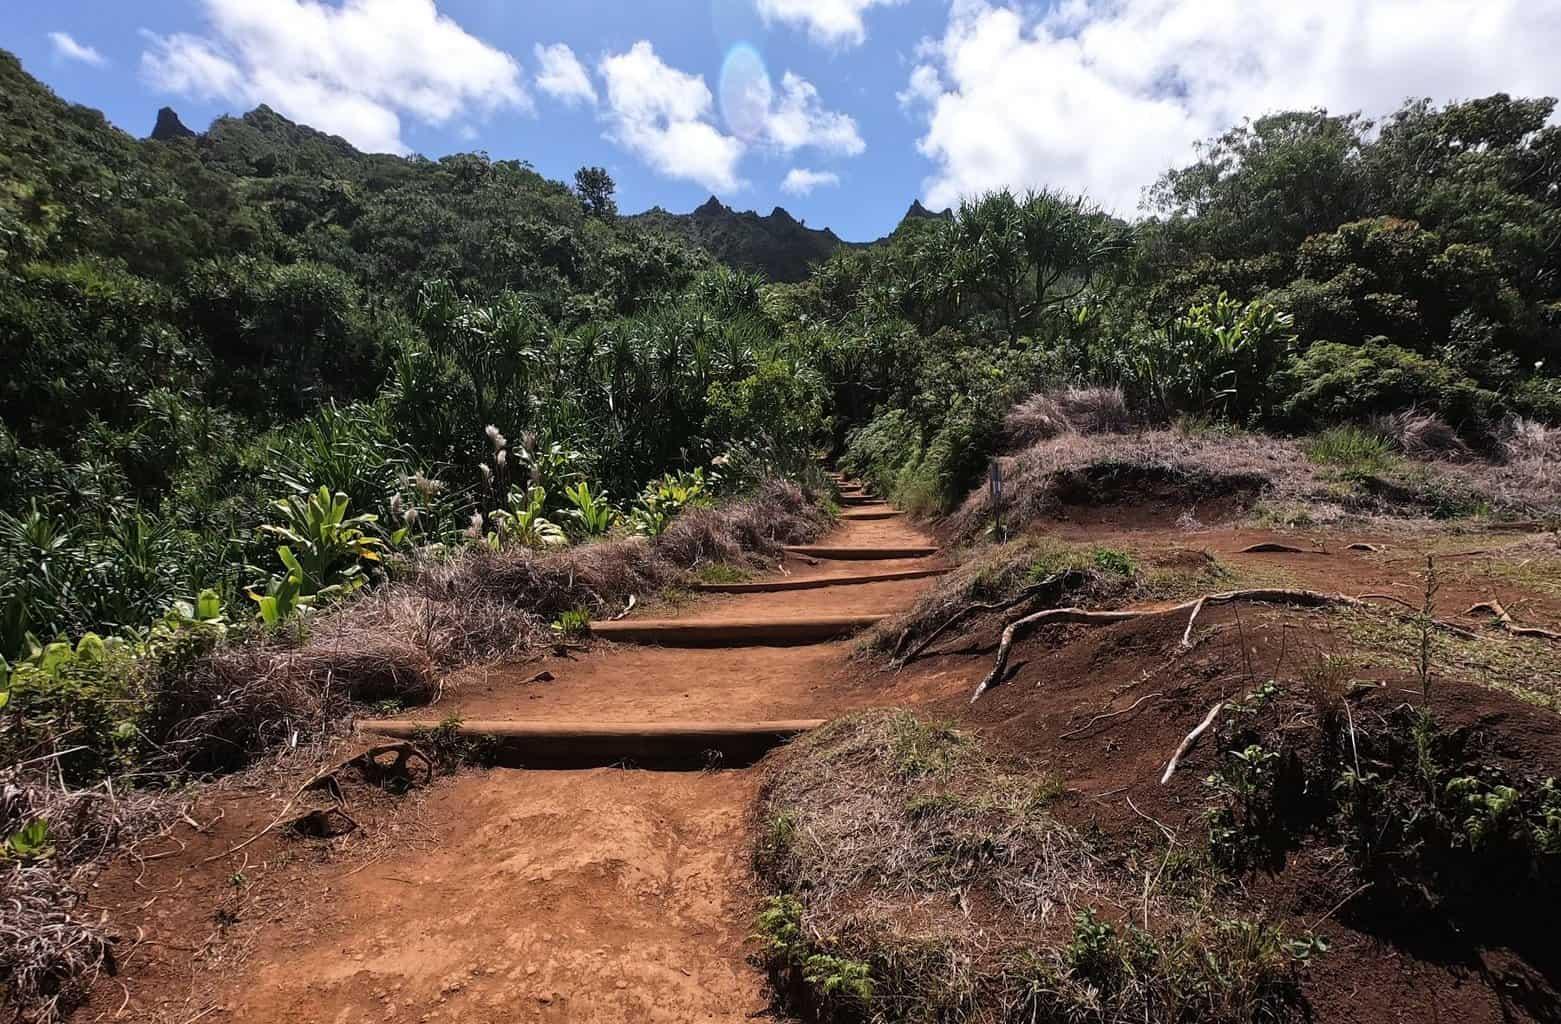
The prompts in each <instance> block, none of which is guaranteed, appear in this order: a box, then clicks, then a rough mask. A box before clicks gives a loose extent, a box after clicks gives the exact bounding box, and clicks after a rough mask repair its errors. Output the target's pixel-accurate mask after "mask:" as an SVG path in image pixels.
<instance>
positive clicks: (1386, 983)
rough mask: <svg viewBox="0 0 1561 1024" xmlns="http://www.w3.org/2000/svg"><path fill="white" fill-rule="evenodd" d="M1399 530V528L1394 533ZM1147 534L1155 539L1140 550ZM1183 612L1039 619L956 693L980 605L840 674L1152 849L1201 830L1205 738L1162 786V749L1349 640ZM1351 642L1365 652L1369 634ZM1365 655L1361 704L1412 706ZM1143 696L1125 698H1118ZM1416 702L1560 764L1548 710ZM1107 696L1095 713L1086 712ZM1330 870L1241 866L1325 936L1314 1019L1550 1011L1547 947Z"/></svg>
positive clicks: (1343, 585) (1236, 541)
mask: <svg viewBox="0 0 1561 1024" xmlns="http://www.w3.org/2000/svg"><path fill="white" fill-rule="evenodd" d="M1075 536H1076V537H1078V539H1091V540H1094V541H1097V542H1100V543H1107V542H1113V541H1114V542H1118V543H1122V544H1123V546H1125V547H1128V548H1129V549H1130V550H1133V551H1135V552H1136V553H1140V557H1144V558H1146V559H1148V560H1150V561H1151V562H1153V560H1154V559H1155V558H1157V557H1158V558H1161V559H1168V560H1172V561H1174V560H1175V559H1174V552H1176V551H1178V550H1181V551H1183V552H1186V551H1188V550H1189V549H1187V548H1185V547H1183V545H1182V539H1181V538H1178V537H1176V536H1175V535H1174V534H1173V535H1172V536H1170V537H1165V536H1161V537H1148V536H1145V535H1143V534H1124V533H1123V532H1121V531H1118V530H1102V529H1099V528H1096V529H1093V530H1089V531H1080V532H1079V533H1078V534H1076V535H1075ZM1199 539H1200V540H1203V541H1206V542H1207V544H1208V546H1209V547H1210V548H1212V549H1213V550H1217V551H1219V552H1220V555H1219V557H1220V558H1221V559H1222V560H1224V561H1226V562H1229V563H1236V564H1240V563H1242V562H1243V561H1245V560H1247V559H1262V560H1263V565H1264V566H1265V567H1270V568H1273V567H1278V568H1281V569H1282V570H1283V571H1284V572H1285V573H1286V574H1287V575H1288V576H1290V577H1291V582H1290V583H1289V585H1293V586H1301V587H1308V588H1316V589H1322V590H1328V591H1340V590H1342V591H1344V592H1346V593H1362V592H1368V593H1369V592H1387V593H1397V594H1402V595H1403V596H1404V598H1405V599H1406V600H1411V599H1415V597H1416V595H1415V590H1416V588H1418V586H1419V581H1418V578H1417V577H1416V576H1415V572H1416V571H1417V570H1418V569H1419V568H1421V567H1422V566H1423V562H1422V561H1419V560H1418V559H1416V558H1413V557H1408V558H1402V559H1394V558H1389V557H1386V556H1385V555H1382V554H1377V555H1361V554H1357V553H1354V552H1349V553H1344V552H1338V553H1334V554H1328V555H1315V556H1314V555H1283V554H1282V555H1250V556H1241V555H1236V554H1234V552H1236V551H1238V550H1240V549H1241V548H1244V547H1246V546H1248V545H1249V544H1251V543H1255V542H1258V541H1260V540H1264V539H1273V538H1272V537H1271V536H1269V535H1263V534H1256V533H1251V532H1245V531H1224V532H1210V533H1208V534H1206V535H1204V536H1203V537H1200V538H1199ZM1397 540H1398V541H1399V543H1400V544H1402V543H1403V538H1402V537H1399V538H1397ZM1129 541H1131V543H1129ZM1330 541H1331V542H1332V544H1333V545H1334V546H1335V547H1341V546H1342V543H1343V540H1342V539H1341V538H1337V537H1335V538H1330ZM1290 542H1291V543H1294V538H1291V539H1290ZM1482 543H1483V542H1482ZM1478 546H1480V543H1471V544H1470V547H1478ZM1157 547H1158V554H1157V555H1156V554H1143V552H1145V551H1146V549H1148V550H1154V549H1156V548H1157ZM1191 550H1193V551H1196V550H1198V549H1191ZM1168 553H1169V554H1168ZM1489 585H1490V581H1489V580H1485V579H1482V578H1480V577H1479V576H1478V575H1477V574H1476V575H1475V576H1474V577H1473V578H1467V577H1462V576H1455V577H1454V578H1452V579H1450V580H1449V581H1448V582H1447V583H1446V584H1445V585H1444V587H1443V590H1442V591H1441V593H1440V594H1439V598H1438V602H1437V604H1438V609H1439V614H1442V615H1446V616H1449V617H1455V616H1457V615H1458V614H1460V613H1462V612H1463V611H1464V610H1465V609H1466V608H1467V607H1468V605H1469V603H1471V601H1472V600H1480V599H1484V597H1486V596H1489V591H1488V589H1487V588H1488V586H1489ZM1512 591H1513V588H1511V587H1508V588H1507V592H1508V593H1512ZM1515 596H1516V597H1517V599H1518V600H1521V601H1523V602H1524V606H1525V608H1526V609H1527V610H1528V613H1529V616H1530V618H1531V619H1532V620H1533V621H1536V622H1539V623H1545V624H1552V625H1553V624H1554V623H1555V622H1556V621H1557V619H1558V618H1561V615H1557V614H1556V613H1555V608H1556V602H1555V599H1554V597H1552V596H1548V595H1546V594H1544V593H1535V592H1531V591H1530V592H1519V593H1518V594H1517V595H1515ZM1536 609H1542V610H1543V611H1542V612H1536ZM1186 621H1187V619H1186V613H1185V612H1182V613H1179V614H1175V615H1170V614H1167V615H1158V616H1154V617H1150V618H1145V619H1141V620H1136V621H1130V622H1122V623H1117V624H1111V625H1103V626H1058V627H1051V628H1048V629H1044V630H1042V631H1040V632H1038V633H1036V634H1035V635H1034V636H1032V637H1031V638H1030V639H1029V640H1028V641H1027V642H1025V643H1022V644H1020V645H1018V646H1016V649H1015V653H1014V655H1013V658H1012V661H1011V670H1010V673H1009V674H1008V675H1007V677H1006V678H1005V681H1004V682H1003V683H1002V684H1001V685H999V686H998V687H996V688H995V689H993V690H990V691H989V692H988V693H987V694H986V695H984V696H983V697H982V698H981V699H980V701H979V702H978V703H976V704H975V705H974V706H971V705H970V695H971V693H972V691H973V689H974V687H975V685H976V683H977V682H978V681H979V680H980V679H981V678H982V677H983V676H984V675H985V674H986V672H987V671H988V669H989V668H990V666H991V663H992V656H993V654H994V653H995V650H996V640H997V636H998V633H999V631H1000V628H1001V622H1000V621H998V620H996V619H988V620H987V621H986V622H985V623H983V624H981V625H979V626H977V627H974V628H972V629H970V630H967V631H966V632H965V634H964V636H963V637H960V638H955V639H952V640H950V641H948V642H946V643H943V644H940V645H939V646H938V647H936V648H934V651H933V652H932V653H931V655H930V656H928V657H926V658H924V659H923V660H921V661H919V662H916V663H913V664H912V665H911V666H909V667H908V668H906V669H904V670H903V671H901V672H900V673H897V674H896V673H890V672H887V671H884V672H879V673H877V674H876V675H862V676H858V677H856V678H855V679H854V680H853V683H852V687H853V692H854V693H855V694H862V693H863V691H868V692H870V693H871V695H872V696H871V698H869V697H867V696H865V695H864V696H863V703H874V704H887V705H902V706H917V707H920V708H921V709H922V710H923V711H924V712H925V713H928V714H931V715H934V716H941V717H946V718H952V719H956V720H960V721H963V722H966V723H969V724H972V725H975V726H977V727H978V728H980V729H981V731H982V732H983V733H985V734H986V735H988V736H990V737H992V738H993V739H995V740H996V741H998V742H999V743H1000V744H1001V745H1004V746H1007V747H1010V748H1012V749H1013V750H1015V751H1017V752H1020V753H1022V754H1023V755H1024V756H1026V757H1028V758H1033V759H1035V760H1036V761H1038V762H1039V763H1041V764H1043V765H1044V766H1045V767H1046V768H1048V769H1050V770H1052V771H1055V772H1056V773H1057V774H1058V775H1060V776H1061V777H1062V778H1063V779H1065V780H1066V782H1067V786H1068V792H1067V795H1066V797H1065V798H1064V801H1063V802H1062V805H1061V810H1060V812H1059V813H1061V814H1062V815H1063V816H1064V817H1066V818H1068V819H1070V820H1072V821H1073V822H1074V823H1075V824H1079V825H1085V826H1089V827H1091V828H1098V829H1099V830H1101V834H1105V835H1110V836H1113V837H1116V838H1117V839H1118V840H1119V841H1125V842H1129V843H1131V844H1132V845H1138V846H1140V847H1141V848H1143V849H1155V848H1158V847H1159V846H1160V845H1162V844H1163V840H1162V839H1161V828H1162V826H1163V827H1165V828H1169V829H1170V830H1172V832H1173V833H1174V834H1175V835H1176V836H1177V837H1178V841H1185V840H1187V839H1194V840H1196V837H1197V836H1198V835H1199V833H1200V830H1201V829H1202V828H1203V823H1202V821H1201V820H1200V819H1201V815H1202V813H1203V809H1204V807H1205V806H1206V805H1207V800H1206V791H1205V789H1204V786H1203V779H1204V778H1205V777H1206V776H1207V775H1208V774H1209V772H1210V771H1211V769H1212V767H1213V765H1214V762H1213V755H1211V753H1210V752H1209V749H1208V748H1209V746H1210V745H1209V744H1208V743H1203V744H1200V745H1199V746H1195V747H1194V748H1193V749H1192V751H1191V753H1190V754H1189V755H1188V756H1187V757H1186V758H1185V759H1184V760H1183V762H1182V764H1181V766H1180V767H1179V768H1178V770H1177V773H1176V774H1175V775H1174V776H1173V777H1172V779H1171V782H1170V784H1168V785H1165V786H1162V785H1160V783H1159V779H1160V775H1161V773H1162V771H1163V770H1164V769H1165V766H1166V762H1167V761H1168V759H1169V758H1170V756H1171V754H1172V752H1173V751H1175V750H1176V748H1177V746H1178V745H1179V744H1180V742H1181V741H1182V739H1183V738H1184V737H1185V736H1186V735H1187V733H1188V732H1189V731H1190V730H1191V729H1192V728H1193V727H1194V726H1195V725H1197V724H1198V723H1199V722H1200V721H1201V720H1202V719H1203V717H1204V716H1205V715H1206V714H1207V712H1208V711H1209V709H1210V708H1211V707H1212V706H1213V705H1214V704H1215V702H1217V701H1220V700H1225V699H1231V698H1239V697H1241V696H1242V695H1244V694H1245V693H1247V692H1250V691H1251V690H1252V689H1253V688H1255V686H1256V685H1258V684H1259V683H1260V682H1261V681H1262V680H1264V679H1268V678H1275V677H1279V678H1286V677H1288V678H1294V676H1295V673H1296V672H1297V670H1298V669H1299V667H1300V666H1301V665H1302V664H1303V663H1304V662H1305V661H1306V660H1307V659H1309V658H1315V657H1316V656H1317V655H1318V654H1319V653H1333V652H1341V651H1347V652H1351V653H1355V648H1356V646H1357V645H1356V644H1354V642H1352V641H1350V640H1348V639H1347V638H1346V637H1345V636H1344V635H1343V632H1344V624H1343V623H1342V622H1341V621H1340V620H1339V619H1338V618H1337V617H1335V616H1332V615H1330V614H1328V613H1325V612H1305V611H1300V610H1295V609H1278V608H1264V607H1260V606H1247V607H1245V608H1242V607H1237V606H1219V607H1209V608H1207V609H1205V611H1204V612H1203V613H1202V615H1200V617H1199V620H1198V628H1197V637H1198V640H1199V642H1198V643H1196V644H1195V646H1194V648H1193V649H1192V650H1191V651H1184V650H1183V649H1182V647H1181V638H1182V634H1183V630H1184V629H1185V627H1186ZM1471 625H1473V624H1472V623H1471ZM1492 642H1505V640H1504V639H1495V638H1493V641H1492ZM1243 649H1245V654H1243ZM1364 658H1365V660H1366V661H1368V662H1372V661H1373V660H1374V659H1373V657H1372V654H1371V652H1366V654H1365V655H1364ZM1249 659H1250V665H1251V667H1250V670H1249V669H1248V667H1247V666H1248V660H1249ZM1382 664H1383V662H1382V659H1380V658H1379V659H1375V665H1374V667H1375V669H1376V672H1375V674H1374V675H1373V676H1372V678H1375V679H1377V680H1378V681H1380V682H1383V683H1385V684H1386V685H1384V686H1383V687H1382V689H1381V690H1380V691H1378V692H1374V693H1372V694H1371V695H1370V696H1369V697H1367V698H1366V699H1365V700H1364V701H1363V702H1361V703H1360V704H1359V705H1358V707H1361V708H1363V709H1366V713H1370V712H1372V711H1386V710H1388V709H1390V708H1392V707H1394V706H1397V705H1401V704H1405V703H1408V704H1411V705H1418V703H1419V694H1418V690H1417V689H1416V686H1417V684H1416V682H1415V679H1414V677H1413V674H1412V672H1411V671H1410V666H1409V665H1408V664H1405V665H1403V666H1402V667H1400V668H1396V669H1395V668H1392V667H1389V668H1388V669H1387V670H1386V671H1382V670H1381V665H1382ZM1141 698H1144V699H1143V701H1142V703H1139V704H1138V705H1137V707H1136V709H1134V710H1127V709H1130V708H1133V706H1134V704H1135V703H1136V702H1138V701H1139V700H1140V699H1141ZM1432 710H1433V712H1434V713H1435V715H1436V718H1437V720H1438V722H1439V723H1440V724H1441V725H1442V727H1443V728H1445V729H1448V730H1453V731H1457V730H1465V731H1473V732H1478V733H1479V734H1481V735H1482V736H1484V737H1485V738H1486V739H1487V740H1488V741H1489V742H1490V749H1489V751H1488V755H1487V761H1488V762H1489V763H1491V764H1494V765H1499V766H1502V767H1506V768H1516V769H1518V770H1521V771H1523V772H1526V773H1531V774H1537V775H1540V776H1543V775H1547V774H1557V775H1561V717H1558V716H1557V715H1556V714H1555V713H1554V712H1552V711H1550V710H1546V709H1542V708H1539V707H1536V706H1534V705H1532V704H1529V703H1525V702H1523V701H1520V700H1518V699H1516V698H1514V697H1511V696H1508V695H1507V694H1505V693H1503V692H1500V691H1497V690H1493V689H1491V688H1489V687H1486V686H1482V685H1479V684H1478V683H1475V682H1465V681H1461V680H1456V679H1443V680H1440V681H1439V682H1438V684H1437V687H1436V689H1435V690H1434V691H1433V697H1432ZM1114 712H1123V713H1121V714H1112V713H1114ZM1357 713H1362V712H1357ZM1108 714H1112V717H1109V718H1097V716H1102V715H1108ZM1128 837H1131V838H1128ZM1342 874H1343V872H1342V866H1341V865H1340V864H1339V863H1338V861H1337V855H1336V851H1332V850H1311V849H1302V850H1299V851H1295V852H1293V853H1292V855H1291V856H1290V857H1289V859H1288V861H1287V862H1286V864H1285V865H1284V867H1283V869H1282V870H1279V871H1277V872H1274V873H1271V874H1263V873H1260V874H1259V875H1257V876H1256V877H1253V878H1251V879H1248V880H1246V881H1245V882H1244V883H1243V885H1244V888H1245V890H1246V891H1245V894H1244V896H1243V902H1244V903H1250V904H1251V905H1252V906H1253V907H1254V908H1258V907H1261V908H1266V911H1267V912H1268V913H1269V914H1270V915H1272V916H1273V917H1275V918H1276V919H1277V920H1279V921H1281V922H1283V923H1284V924H1286V925H1287V926H1288V927H1289V928H1290V929H1291V930H1292V931H1293V932H1297V933H1303V932H1305V931H1307V930H1309V929H1312V928H1315V929H1316V932H1317V934H1319V935H1321V936H1323V937H1325V938H1326V939H1328V940H1329V942H1330V945H1331V948H1332V952H1331V953H1329V954H1328V955H1327V956H1326V957H1324V958H1322V959H1321V960H1320V961H1319V962H1318V964H1317V966H1316V967H1314V968H1312V969H1311V970H1310V971H1309V972H1308V974H1307V977H1306V980H1305V983H1304V991H1305V994H1306V997H1307V1000H1308V1003H1309V1005H1310V1007H1311V1010H1312V1012H1313V1014H1314V1019H1316V1020H1318V1021H1325V1022H1360V1024H1376V1022H1380V1021H1406V1022H1407V1021H1460V1022H1462V1021H1471V1022H1472V1021H1528V1020H1532V1021H1546V1020H1550V1021H1553V1020H1558V1019H1561V972H1558V971H1557V967H1558V966H1561V965H1557V964H1555V963H1552V964H1551V965H1550V966H1549V968H1548V970H1549V971H1550V972H1551V974H1550V976H1549V977H1547V976H1546V974H1545V973H1543V972H1542V971H1541V970H1539V969H1537V968H1536V967H1535V966H1533V964H1532V963H1531V962H1526V961H1525V959H1524V957H1523V956H1520V955H1519V954H1518V953H1517V952H1515V951H1514V950H1512V949H1509V948H1505V947H1504V946H1502V945H1500V944H1489V945H1481V944H1478V943H1476V944H1471V942H1470V941H1469V939H1468V938H1467V937H1464V936H1459V935H1457V934H1455V933H1453V932H1452V931H1451V930H1450V929H1449V930H1447V931H1446V933H1445V934H1439V935H1431V934H1427V930H1426V929H1425V928H1424V922H1423V921H1418V920H1417V921H1415V922H1404V921H1395V920H1394V919H1392V917H1391V915H1389V916H1388V917H1387V918H1386V919H1384V917H1383V915H1382V914H1381V913H1380V912H1375V913H1374V914H1373V915H1370V916H1367V915H1356V914H1355V913H1354V909H1355V908H1353V907H1351V906H1349V905H1348V901H1346V905H1345V906H1342V907H1341V906H1339V903H1340V901H1341V899H1342V898H1344V897H1347V896H1348V895H1349V890H1348V889H1345V890H1344V891H1343V892H1341V891H1340V880H1341V876H1342ZM1444 927H1445V926H1444Z"/></svg>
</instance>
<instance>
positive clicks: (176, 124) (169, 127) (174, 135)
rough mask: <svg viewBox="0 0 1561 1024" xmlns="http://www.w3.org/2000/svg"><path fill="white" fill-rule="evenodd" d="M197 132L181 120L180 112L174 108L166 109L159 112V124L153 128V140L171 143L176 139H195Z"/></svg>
mask: <svg viewBox="0 0 1561 1024" xmlns="http://www.w3.org/2000/svg"><path fill="white" fill-rule="evenodd" d="M195 134H196V133H195V132H193V131H191V130H190V128H189V127H188V126H186V125H185V123H184V122H183V121H181V120H179V113H178V111H176V110H174V109H173V108H172V107H164V108H163V109H161V110H159V111H158V112H157V124H155V125H153V126H152V138H154V139H156V140H157V141H158V142H170V141H172V140H174V139H193V138H195Z"/></svg>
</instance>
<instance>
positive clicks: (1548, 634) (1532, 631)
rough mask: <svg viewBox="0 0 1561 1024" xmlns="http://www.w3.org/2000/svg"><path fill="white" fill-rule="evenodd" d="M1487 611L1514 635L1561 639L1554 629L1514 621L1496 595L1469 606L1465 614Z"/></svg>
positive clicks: (1497, 622)
mask: <svg viewBox="0 0 1561 1024" xmlns="http://www.w3.org/2000/svg"><path fill="white" fill-rule="evenodd" d="M1479 612H1485V613H1487V614H1489V615H1491V616H1493V617H1494V618H1495V619H1496V625H1498V626H1500V627H1501V628H1502V629H1504V630H1506V631H1507V632H1508V633H1511V634H1512V635H1513V636H1527V637H1533V638H1535V639H1538V640H1556V641H1561V633H1557V632H1555V631H1554V630H1549V629H1540V628H1539V627H1538V626H1520V625H1518V624H1517V623H1515V622H1513V621H1512V616H1511V615H1509V614H1507V609H1505V608H1503V607H1502V606H1501V602H1500V601H1498V600H1496V599H1495V598H1494V597H1493V598H1491V599H1490V600H1489V601H1481V602H1480V603H1479V604H1477V605H1473V606H1471V607H1470V608H1469V610H1468V611H1467V612H1465V613H1464V614H1465V615H1474V614H1477V613H1479Z"/></svg>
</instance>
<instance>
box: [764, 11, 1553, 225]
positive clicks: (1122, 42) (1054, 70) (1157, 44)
mask: <svg viewBox="0 0 1561 1024" xmlns="http://www.w3.org/2000/svg"><path fill="white" fill-rule="evenodd" d="M764 2H768V0H761V3H764ZM776 2H779V0H776ZM1557 52H1561V5H1556V4H1536V3H1534V2H1532V0H1330V2H1329V3H1326V4H1296V3H1294V2H1293V0H1066V2H1064V3H1062V4H1060V5H1058V6H1056V7H1054V8H1053V9H1052V10H1050V11H1049V12H1047V13H1045V14H1042V15H1038V16H1037V15H1034V14H1032V13H1029V9H1028V8H1026V9H1024V10H1023V11H1021V10H1020V9H1016V8H1009V7H1002V6H995V5H993V4H991V3H989V2H986V0H955V3H954V4H953V7H952V10H951V13H950V16H949V21H948V25H947V28H946V30H945V32H944V34H943V36H942V37H941V38H940V39H937V40H932V41H930V42H929V43H928V44H927V45H926V46H924V48H923V50H922V59H923V63H922V64H921V65H919V66H918V67H917V68H916V69H915V70H914V71H913V72H912V75H911V80H910V83H909V86H908V88H907V89H906V90H905V91H904V92H903V93H901V94H900V98H901V101H902V102H903V103H906V104H909V105H911V106H912V107H913V108H914V109H916V110H918V111H921V112H922V113H923V115H924V116H925V118H926V132H925V134H924V135H923V136H922V138H921V139H920V142H919V147H920V149H921V151H922V152H923V153H924V154H926V155H927V156H928V157H929V158H930V159H931V160H932V161H933V162H934V164H935V165H936V170H935V172H934V173H933V175H932V176H931V177H930V178H929V179H928V181H927V183H926V187H925V191H926V197H927V199H928V201H929V204H930V205H932V206H933V207H940V206H945V205H948V204H950V203H952V202H954V201H955V200H956V199H958V197H959V196H960V195H961V194H967V193H970V192H976V191H980V190H983V189H989V188H995V187H1001V186H1005V185H1006V186H1014V187H1025V186H1039V185H1055V186H1062V187H1065V188H1068V189H1072V190H1082V191H1087V192H1089V193H1090V194H1091V195H1092V196H1093V197H1094V198H1096V199H1097V200H1099V201H1101V202H1103V203H1105V204H1107V205H1108V206H1111V207H1114V208H1115V209H1117V210H1118V211H1119V212H1129V211H1131V210H1132V209H1133V208H1135V207H1136V206H1137V203H1138V199H1139V195H1140V190H1141V188H1142V187H1143V186H1145V185H1147V184H1149V183H1150V182H1152V181H1153V180H1154V179H1155V178H1156V177H1158V176H1159V174H1160V173H1161V172H1162V171H1164V170H1165V169H1166V168H1167V167H1169V166H1171V165H1173V164H1177V163H1182V162H1185V161H1186V160H1187V159H1189V158H1190V157H1191V156H1192V153H1193V143H1194V142H1195V141H1197V140H1199V139H1202V138H1207V137H1209V136H1212V135H1215V134H1218V133H1220V132H1222V131H1224V130H1225V129H1226V128H1228V127H1230V126H1231V125H1233V124H1236V123H1238V122H1239V121H1240V120H1241V118H1243V117H1244V116H1249V115H1250V116H1258V115H1261V114H1264V113H1268V112H1271V111H1274V110H1283V109H1296V108H1309V107H1315V106H1324V107H1327V108H1328V109H1330V110H1333V111H1337V112H1341V113H1342V112H1347V111H1354V110H1363V111H1365V112H1366V113H1367V114H1383V113H1387V112H1389V111H1391V110H1392V109H1394V108H1396V107H1397V106H1398V105H1399V103H1401V102H1402V101H1403V100H1404V99H1405V98H1406V97H1409V96H1418V95H1428V96H1431V97H1433V98H1436V99H1439V100H1448V99H1460V98H1468V97H1473V96H1481V95H1486V94H1489V93H1492V92H1496V91H1502V90H1504V91H1507V92H1512V93H1515V94H1520V95H1522V94H1526V95H1556V94H1557V93H1561V64H1557V63H1556V62H1555V60H1554V54H1556V53H1557Z"/></svg>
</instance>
